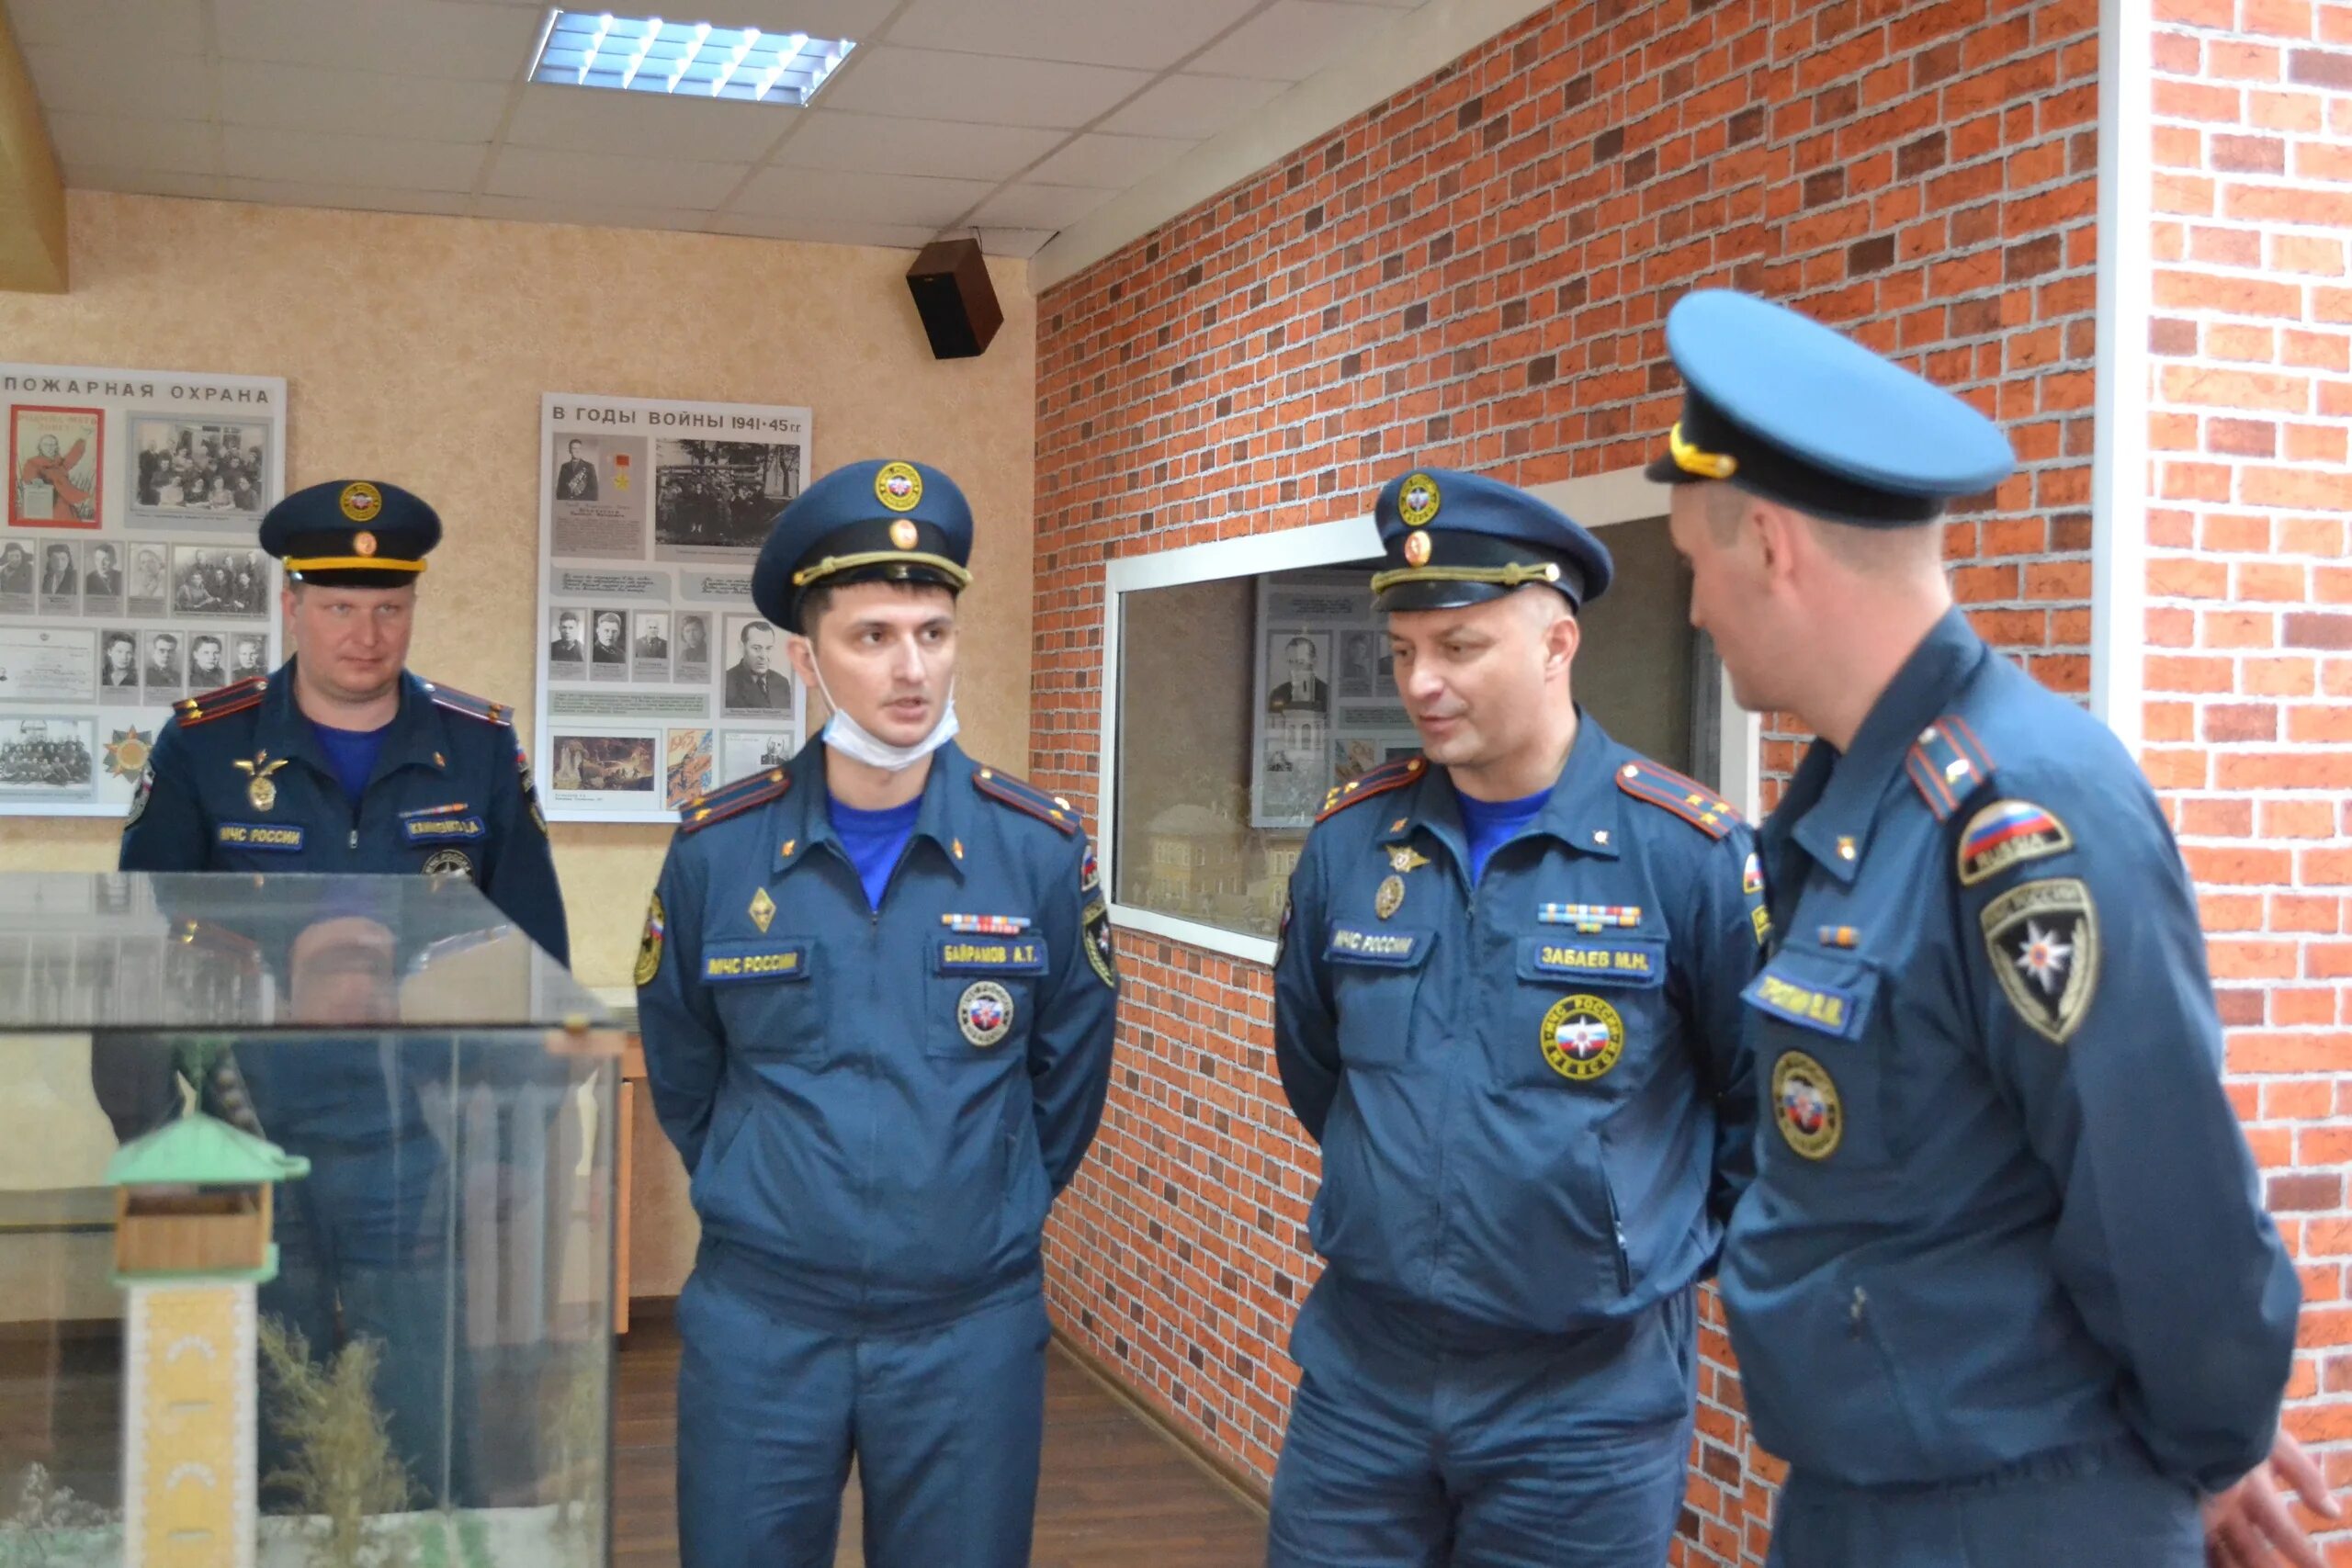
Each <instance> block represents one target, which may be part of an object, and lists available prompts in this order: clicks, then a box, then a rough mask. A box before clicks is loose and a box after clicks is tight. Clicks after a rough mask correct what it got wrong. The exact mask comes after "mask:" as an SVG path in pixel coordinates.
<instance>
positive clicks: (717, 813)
mask: <svg viewBox="0 0 2352 1568" xmlns="http://www.w3.org/2000/svg"><path fill="white" fill-rule="evenodd" d="M791 787H792V775H791V774H790V773H786V771H785V770H784V769H782V768H770V769H769V770H768V771H767V772H765V773H753V774H752V776H751V777H750V778H747V779H737V780H736V781H735V782H734V783H733V784H721V785H719V787H718V788H717V789H714V790H712V791H710V792H709V793H707V794H706V795H695V797H694V798H693V799H692V800H689V801H687V802H686V804H685V805H684V807H681V808H680V809H679V811H678V831H680V832H681V833H699V832H701V831H702V830H703V829H705V828H707V827H709V826H710V825H711V824H712V823H714V822H724V821H726V820H727V819H728V818H729V817H736V816H740V815H741V814H742V813H743V812H746V811H749V810H750V809H752V807H754V806H764V805H766V804H767V803H768V802H769V801H771V800H777V799H781V798H782V797H783V795H784V793H785V792H786V790H788V789H790V788H791Z"/></svg>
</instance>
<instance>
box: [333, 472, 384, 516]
mask: <svg viewBox="0 0 2352 1568" xmlns="http://www.w3.org/2000/svg"><path fill="white" fill-rule="evenodd" d="M337 500H338V501H339V502H340V504H341V505H342V507H343V514H344V515H345V517H348V518H350V519H351V520H352V521H353V522H354V523H373V522H374V521H375V520H376V514H377V513H379V512H381V511H383V510H384V492H383V491H379V490H378V489H377V488H376V487H375V486H374V485H371V484H369V483H368V481H367V480H366V479H354V480H352V482H351V483H349V484H347V485H345V486H344V487H343V494H342V495H341V496H340V497H338V498H337Z"/></svg>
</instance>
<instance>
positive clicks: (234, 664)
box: [229, 632, 269, 682]
mask: <svg viewBox="0 0 2352 1568" xmlns="http://www.w3.org/2000/svg"><path fill="white" fill-rule="evenodd" d="M268 673H269V638H267V637H264V636H263V635H262V634H261V633H259V632H238V633H236V634H234V635H233V636H232V637H230V638H229V679H230V680H231V681H232V682H236V681H249V680H251V679H252V678H253V677H254V676H255V675H267V674H268Z"/></svg>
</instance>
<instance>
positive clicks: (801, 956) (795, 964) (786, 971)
mask: <svg viewBox="0 0 2352 1568" xmlns="http://www.w3.org/2000/svg"><path fill="white" fill-rule="evenodd" d="M808 977H809V944H808V943H807V942H714V943H713V944H712V945H711V947H710V949H709V951H707V952H706V953H704V954H703V955H702V979H703V984H704V985H706V986H743V985H751V984H753V983H755V982H770V981H776V980H805V979H807V978H808Z"/></svg>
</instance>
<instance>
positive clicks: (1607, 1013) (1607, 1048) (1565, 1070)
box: [1544, 996, 1625, 1083]
mask: <svg viewBox="0 0 2352 1568" xmlns="http://www.w3.org/2000/svg"><path fill="white" fill-rule="evenodd" d="M1624 1054H1625V1021H1624V1020H1623V1019H1622V1018H1620V1017H1618V1016H1617V1010H1616V1009H1615V1008H1613V1007H1611V1006H1610V1005H1609V1004H1608V1003H1607V1002H1604V1001H1602V1000H1601V999H1600V998H1599V997H1583V996H1578V997H1564V998H1561V999H1560V1000H1558V1001H1556V1002H1554V1003H1553V1004H1552V1010H1551V1011H1550V1012H1547V1013H1545V1014H1544V1060H1545V1061H1547V1062H1549V1063H1551V1064H1552V1070H1553V1071H1554V1072H1556V1073H1558V1074H1559V1075H1560V1076H1561V1077H1564V1078H1570V1079H1573V1080H1574V1081H1576V1082H1577V1083H1590V1082H1591V1081H1592V1080H1593V1079H1595V1078H1597V1077H1600V1075H1601V1074H1603V1073H1605V1072H1607V1071H1608V1070H1609V1069H1610V1068H1611V1067H1613V1066H1616V1065H1617V1058H1618V1057H1620V1056H1622V1055H1624Z"/></svg>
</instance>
